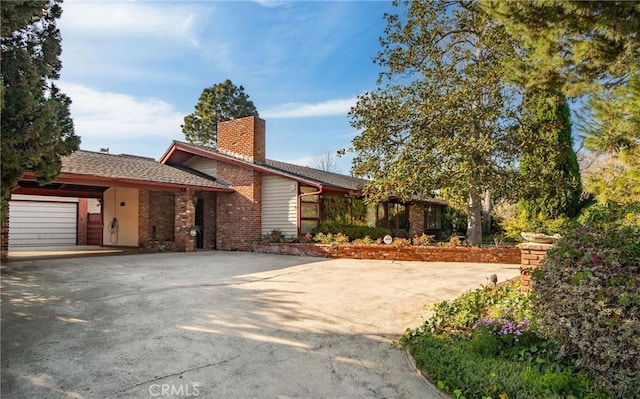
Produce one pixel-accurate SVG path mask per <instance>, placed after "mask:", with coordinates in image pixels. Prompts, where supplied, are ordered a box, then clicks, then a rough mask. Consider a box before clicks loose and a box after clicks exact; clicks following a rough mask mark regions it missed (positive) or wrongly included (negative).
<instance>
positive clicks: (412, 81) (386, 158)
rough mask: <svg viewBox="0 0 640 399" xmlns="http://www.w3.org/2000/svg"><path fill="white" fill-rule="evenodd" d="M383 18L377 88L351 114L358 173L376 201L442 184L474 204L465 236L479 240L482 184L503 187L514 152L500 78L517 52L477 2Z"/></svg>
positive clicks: (421, 5) (423, 4)
mask: <svg viewBox="0 0 640 399" xmlns="http://www.w3.org/2000/svg"><path fill="white" fill-rule="evenodd" d="M394 5H395V6H396V7H398V8H399V9H401V11H402V12H403V13H404V12H406V15H399V14H390V15H386V16H385V18H386V21H387V28H386V30H385V35H386V36H385V37H383V38H381V39H380V41H381V45H382V50H381V51H380V52H379V53H378V55H377V57H376V58H375V62H376V63H378V64H379V65H380V66H382V67H383V68H384V70H383V72H382V73H381V74H380V76H379V79H378V88H377V89H376V90H375V91H372V92H368V93H365V94H363V95H362V96H360V97H359V99H358V102H357V104H356V106H355V107H354V108H353V109H352V110H351V112H350V115H351V118H352V119H351V122H352V125H353V126H354V127H355V128H357V129H360V130H361V133H360V134H359V135H358V136H357V137H356V138H354V139H353V142H352V144H353V150H354V151H355V152H356V156H355V158H354V165H353V173H354V174H355V175H359V176H365V177H368V178H370V179H372V181H371V183H370V184H368V185H367V187H365V191H366V193H367V194H368V195H369V198H370V199H371V200H374V201H375V200H383V199H385V198H386V197H387V196H388V195H389V194H395V195H398V196H399V197H400V198H403V199H410V198H412V197H416V196H419V197H427V196H431V195H433V194H434V192H436V191H437V190H440V189H446V190H447V192H449V193H450V194H455V195H458V196H463V197H466V198H467V201H468V207H467V209H468V212H467V216H468V217H467V220H468V222H467V240H468V242H469V243H470V244H472V245H479V244H480V243H481V241H482V226H481V209H482V205H481V201H482V194H483V192H485V190H491V189H495V188H496V187H503V188H504V187H506V186H507V185H508V184H509V182H510V181H512V176H513V173H514V171H515V167H514V160H515V156H516V155H517V143H516V135H515V134H514V130H513V129H512V126H513V120H512V117H513V113H512V111H513V106H514V101H513V100H514V93H512V92H511V90H510V86H508V85H505V84H504V83H503V82H502V77H503V75H504V73H505V68H504V65H505V64H506V63H505V62H503V60H504V59H505V58H508V57H511V56H513V55H514V54H516V51H515V49H514V48H513V45H512V41H511V40H509V37H508V36H507V35H506V34H505V32H504V30H503V29H502V28H501V27H499V26H497V25H496V24H495V23H493V22H492V21H491V20H490V18H488V16H487V15H486V14H484V13H483V12H482V11H481V10H480V9H479V7H478V4H477V2H476V1H466V0H458V1H438V2H433V1H430V0H424V1H413V2H408V1H405V2H402V3H398V2H395V3H394Z"/></svg>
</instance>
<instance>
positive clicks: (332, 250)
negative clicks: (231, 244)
mask: <svg viewBox="0 0 640 399" xmlns="http://www.w3.org/2000/svg"><path fill="white" fill-rule="evenodd" d="M253 252H258V253H267V254H278V255H298V256H318V257H325V258H348V259H375V260H404V261H422V262H471V263H506V264H520V249H519V248H475V247H457V248H445V247H418V246H407V247H394V246H390V245H336V246H332V245H323V244H302V243H300V244H298V243H296V244H288V243H264V242H258V243H254V244H253Z"/></svg>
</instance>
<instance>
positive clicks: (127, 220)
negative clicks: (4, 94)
mask: <svg viewBox="0 0 640 399" xmlns="http://www.w3.org/2000/svg"><path fill="white" fill-rule="evenodd" d="M265 133H266V132H265V121H264V120H262V119H260V118H257V117H253V116H251V117H246V118H239V119H235V120H232V121H227V122H222V123H220V124H219V125H218V133H217V146H216V147H215V148H210V147H203V146H198V145H193V144H188V143H184V142H179V141H174V142H173V143H171V145H170V146H169V148H168V149H167V151H166V152H165V154H164V155H163V156H162V157H161V159H160V161H159V162H158V161H155V160H153V159H151V158H144V157H138V156H132V155H113V154H105V153H96V152H89V151H77V152H75V153H73V154H71V155H69V156H67V157H64V158H63V159H62V171H61V173H60V175H59V176H58V177H57V178H56V180H55V181H54V182H53V183H51V184H48V185H45V186H39V185H38V184H37V182H36V178H35V176H34V175H33V174H32V173H25V175H24V176H23V178H22V179H21V181H20V183H19V187H18V188H17V189H16V190H15V191H14V192H13V193H12V201H11V202H10V204H9V218H8V226H3V235H2V248H3V255H5V254H6V252H7V248H8V247H10V246H13V247H15V248H18V247H20V246H28V245H32V246H47V245H61V241H56V239H54V238H55V237H59V235H60V234H62V233H61V232H60V230H61V226H62V224H64V226H65V228H64V229H65V232H64V234H66V235H65V237H64V240H62V241H64V243H66V244H71V243H75V244H85V243H88V241H89V240H88V238H89V236H91V234H90V233H89V229H90V228H92V229H93V231H94V232H95V230H96V229H98V233H97V236H98V239H99V241H100V243H99V245H106V246H110V245H114V246H129V247H140V248H163V249H166V250H174V251H192V250H194V249H196V248H210V249H221V250H240V251H250V250H251V244H252V242H254V241H255V240H257V239H259V238H260V237H261V235H263V234H269V233H270V232H271V231H272V230H276V229H277V230H280V231H281V232H282V233H283V234H285V235H287V236H298V235H302V234H305V233H307V232H311V231H313V230H314V229H316V228H317V227H318V226H319V225H320V224H321V223H323V222H326V221H341V222H354V221H359V222H360V223H367V224H369V225H377V226H384V227H388V228H391V229H392V230H393V231H394V232H395V233H397V234H406V235H415V234H421V233H423V232H429V233H433V232H434V231H436V230H438V229H439V228H440V227H441V214H442V209H443V208H444V207H446V204H445V203H443V202H441V201H437V200H433V199H428V200H416V201H410V202H408V203H403V202H400V201H397V200H395V199H393V198H390V199H389V201H385V202H383V203H380V204H378V205H377V206H366V205H365V204H364V202H363V201H362V199H361V198H360V196H359V189H360V188H361V186H362V185H363V184H364V183H365V180H362V179H358V178H355V177H351V176H347V175H342V174H338V173H331V172H325V171H321V170H317V169H313V168H308V167H303V166H298V165H293V164H289V163H285V162H279V161H274V160H270V159H267V158H266V151H265ZM89 203H90V205H89ZM61 204H62V205H61ZM36 209H40V210H41V211H42V210H43V209H44V211H42V212H44V213H42V212H41V213H38V215H39V216H37V217H33V216H34V215H36V212H35V211H36ZM96 210H98V211H96ZM45 214H46V215H47V216H43V215H45ZM29 215H30V216H31V217H29ZM56 218H57V219H56ZM62 219H64V220H65V222H64V223H63V222H61V220H62ZM91 219H93V222H92V221H91ZM96 220H97V222H96ZM193 226H198V227H199V231H198V232H197V234H196V235H195V237H192V236H191V235H190V229H191V228H192V227H193ZM6 227H8V229H7V228H6ZM7 230H8V231H7ZM7 232H8V234H6V233H7ZM94 236H95V233H94ZM94 240H95V238H94Z"/></svg>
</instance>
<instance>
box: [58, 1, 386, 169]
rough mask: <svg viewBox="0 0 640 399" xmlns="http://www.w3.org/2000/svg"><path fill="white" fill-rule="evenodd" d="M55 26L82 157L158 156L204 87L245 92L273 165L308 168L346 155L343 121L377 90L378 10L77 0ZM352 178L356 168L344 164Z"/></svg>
mask: <svg viewBox="0 0 640 399" xmlns="http://www.w3.org/2000/svg"><path fill="white" fill-rule="evenodd" d="M62 7H63V10H64V13H63V15H62V18H61V19H60V21H59V22H58V27H59V28H60V31H61V33H62V57H61V58H62V62H63V68H62V73H61V79H60V81H59V86H60V87H61V88H62V90H63V91H64V92H65V93H66V94H68V95H69V96H70V97H71V99H72V101H73V104H72V106H71V113H72V116H73V119H74V122H75V129H76V133H77V134H78V135H80V136H81V137H82V144H81V148H82V149H84V150H90V151H98V150H100V148H102V147H109V149H110V152H111V153H112V154H119V153H128V154H135V155H142V156H149V157H153V158H155V159H158V158H159V157H160V156H161V155H162V154H163V153H164V151H165V150H166V149H167V148H168V146H169V144H170V143H171V140H174V139H175V140H183V139H184V136H183V134H182V132H181V129H180V124H181V123H182V121H183V118H184V116H185V115H187V114H189V113H191V112H193V109H194V105H195V104H196V102H197V100H198V97H199V96H200V93H201V92H202V90H203V89H204V88H205V87H210V86H212V85H213V84H216V83H220V82H223V81H224V80H225V79H231V80H232V81H233V83H235V84H236V85H242V86H244V88H245V92H246V93H247V94H249V96H250V99H251V100H253V102H254V104H255V105H256V108H257V109H258V112H259V113H260V116H261V117H262V118H264V119H265V120H266V123H267V143H266V145H267V157H268V158H271V159H276V160H280V161H285V162H291V163H296V164H299V165H309V164H310V163H311V162H312V160H313V158H314V157H316V156H317V155H318V154H320V153H324V152H326V151H331V152H335V151H336V150H338V149H341V148H345V147H348V146H349V145H350V142H351V139H352V138H353V137H354V136H355V135H356V134H357V133H358V132H357V131H356V130H355V129H353V128H352V127H351V126H350V125H349V118H348V116H347V112H348V110H349V108H350V107H351V106H352V105H354V104H355V99H356V97H357V96H358V95H359V94H362V93H363V92H365V91H367V90H372V89H374V88H375V83H376V79H377V77H378V73H379V71H380V70H379V67H378V66H377V65H375V64H373V62H372V58H373V57H374V56H375V55H376V53H377V52H378V50H379V48H380V47H379V43H378V38H379V37H380V36H382V35H383V30H384V28H385V21H384V19H383V14H384V13H385V12H392V11H393V7H392V6H391V4H390V2H382V1H366V2H365V1H321V2H320V1H318V2H310V1H294V2H284V1H233V2H232V1H197V2H183V1H157V2H150V1H127V2H124V1H119V2H109V1H101V2H97V1H73V0H66V1H65V2H64V3H63V5H62ZM337 163H338V164H337V167H338V170H339V171H340V172H342V173H348V172H349V169H350V166H351V160H350V157H348V156H347V157H344V158H340V159H338V160H337Z"/></svg>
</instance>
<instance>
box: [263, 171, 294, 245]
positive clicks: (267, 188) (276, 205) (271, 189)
mask: <svg viewBox="0 0 640 399" xmlns="http://www.w3.org/2000/svg"><path fill="white" fill-rule="evenodd" d="M297 192H298V186H297V183H296V181H295V180H290V179H284V178H281V177H276V176H269V175H263V177H262V234H269V233H270V232H271V231H272V230H274V229H279V230H281V231H282V232H283V233H284V234H285V235H286V236H287V237H295V236H297V235H298V211H297V198H296V193H297Z"/></svg>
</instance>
